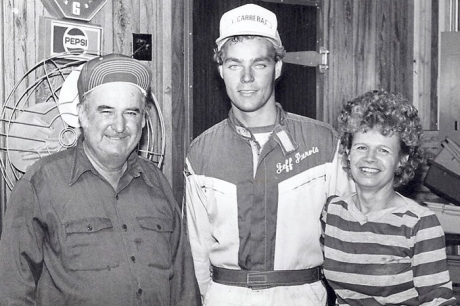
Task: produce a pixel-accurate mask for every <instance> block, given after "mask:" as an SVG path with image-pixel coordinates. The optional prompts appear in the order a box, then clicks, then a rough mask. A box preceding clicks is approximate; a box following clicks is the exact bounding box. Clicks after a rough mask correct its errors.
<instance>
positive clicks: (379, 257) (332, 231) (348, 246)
mask: <svg viewBox="0 0 460 306" xmlns="http://www.w3.org/2000/svg"><path fill="white" fill-rule="evenodd" d="M403 198H404V199H405V202H406V203H407V205H406V206H405V207H392V208H388V209H384V210H381V211H376V212H372V213H369V214H367V215H364V214H363V213H361V211H359V210H358V208H357V207H356V206H355V205H354V204H353V201H352V200H351V196H349V197H346V198H340V197H336V198H334V199H332V200H331V201H330V202H329V203H328V204H327V205H326V206H325V208H324V210H323V214H322V225H323V231H324V233H323V235H324V236H323V245H324V255H325V261H324V274H325V277H326V279H327V280H328V282H329V284H330V285H331V287H332V288H333V289H334V291H335V293H336V295H337V303H338V304H339V305H366V306H373V305H424V306H426V305H455V299H454V298H453V294H452V282H451V280H450V276H449V271H448V269H447V258H446V252H445V240H444V232H443V230H442V228H441V225H440V223H439V221H438V219H437V217H436V215H435V214H434V213H433V212H431V211H430V210H429V209H428V208H425V207H423V206H421V205H419V204H418V203H416V202H415V201H413V200H411V199H408V198H405V197H403Z"/></svg>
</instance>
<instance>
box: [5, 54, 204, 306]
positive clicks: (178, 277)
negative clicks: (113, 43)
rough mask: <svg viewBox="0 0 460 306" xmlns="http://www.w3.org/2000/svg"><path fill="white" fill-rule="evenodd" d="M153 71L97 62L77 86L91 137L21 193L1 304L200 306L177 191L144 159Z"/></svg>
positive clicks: (117, 60) (9, 221) (56, 158)
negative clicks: (142, 140) (142, 145)
mask: <svg viewBox="0 0 460 306" xmlns="http://www.w3.org/2000/svg"><path fill="white" fill-rule="evenodd" d="M150 83H151V73H150V71H149V70H148V69H147V68H146V67H145V66H144V65H142V64H141V63H140V62H139V61H137V60H134V59H132V58H130V57H126V56H122V55H118V54H110V55H107V56H103V57H99V58H95V59H92V60H91V61H89V62H87V63H86V64H85V66H84V67H83V68H82V71H81V74H80V77H79V79H78V92H79V98H80V103H79V105H78V116H79V120H80V122H81V126H82V129H83V137H81V138H80V139H79V141H78V144H77V146H76V147H74V148H72V149H68V150H65V151H62V152H59V153H56V154H54V155H51V156H48V157H45V158H42V159H41V160H39V161H38V162H36V163H35V164H34V165H33V166H32V167H31V168H30V169H29V170H28V171H27V172H26V173H25V175H24V176H23V177H22V178H21V180H20V181H19V182H18V183H17V185H16V186H15V188H14V190H13V192H12V194H11V199H10V201H9V203H8V208H7V212H6V224H5V225H6V226H5V229H4V233H3V236H2V239H1V241H0V275H1V277H0V304H1V305H49V306H51V305H53V306H57V305H78V306H83V305H100V306H101V305H111V306H114V305H120V306H121V305H123V306H125V305H187V306H188V305H199V304H200V299H199V294H198V286H197V283H196V279H195V276H194V270H193V263H192V259H191V253H190V246H189V244H188V239H187V237H186V236H185V234H184V229H183V227H182V226H181V219H180V213H179V208H178V205H177V203H176V202H175V200H174V197H173V194H172V191H171V188H170V186H169V184H168V182H167V180H166V178H165V177H164V176H163V174H162V173H161V172H160V170H159V169H158V168H157V167H156V165H154V164H153V163H152V162H150V161H148V160H146V159H143V158H141V157H139V155H138V154H137V151H136V147H137V144H138V142H139V139H140V137H141V134H142V128H143V127H144V124H145V116H144V115H145V114H144V112H145V107H146V105H145V104H146V95H147V92H148V91H149V86H150Z"/></svg>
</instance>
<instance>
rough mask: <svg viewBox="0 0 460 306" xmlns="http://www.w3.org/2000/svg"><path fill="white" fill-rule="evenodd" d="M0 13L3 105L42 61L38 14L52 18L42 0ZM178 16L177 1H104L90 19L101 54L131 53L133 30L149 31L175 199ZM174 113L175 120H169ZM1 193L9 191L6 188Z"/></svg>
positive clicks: (15, 1)
mask: <svg viewBox="0 0 460 306" xmlns="http://www.w3.org/2000/svg"><path fill="white" fill-rule="evenodd" d="M0 12H1V13H2V14H1V16H0V22H1V25H2V27H1V28H0V38H1V40H2V46H1V47H0V60H1V62H0V73H2V75H3V76H5V77H3V78H2V79H1V80H0V101H2V103H3V102H4V101H5V99H6V97H7V95H8V94H9V93H10V92H11V91H12V89H13V88H14V85H15V84H16V83H17V82H18V81H19V79H20V78H21V77H22V76H23V75H24V73H26V72H27V71H28V70H29V69H30V68H31V67H33V66H34V65H35V64H37V63H38V62H39V61H41V60H42V58H40V56H41V55H40V52H39V51H40V37H43V33H40V26H39V25H40V17H53V18H57V17H54V16H51V15H50V14H49V12H48V11H47V10H46V8H45V7H44V6H43V4H42V1H41V0H27V1H23V0H3V1H2V2H1V4H0ZM183 14H184V5H183V3H182V2H181V1H158V0H155V1H144V0H109V1H107V3H106V4H105V5H104V6H103V7H102V9H101V10H100V11H99V12H98V13H97V14H96V16H95V17H94V18H93V19H92V20H91V21H90V22H89V23H90V24H95V25H100V26H102V28H103V41H102V51H103V53H112V52H117V53H123V54H127V55H131V53H132V34H133V33H147V34H152V50H153V56H152V57H153V59H152V61H150V62H146V64H147V65H148V66H149V67H150V68H151V69H152V72H153V81H152V91H153V92H154V94H155V96H156V98H157V100H158V102H159V104H160V106H161V109H162V113H163V115H164V119H165V126H166V139H167V141H168V143H167V148H166V150H167V151H166V156H165V160H164V165H163V168H162V170H163V172H164V173H165V174H166V176H167V178H168V179H169V180H170V182H171V183H172V184H173V187H174V184H176V183H177V185H178V186H179V189H178V190H179V192H178V193H177V194H176V196H177V199H181V197H182V191H181V190H182V184H183V183H182V167H183V158H184V157H183V156H184V153H183V150H184V145H183V139H184V127H183V116H184V109H185V104H184V102H183V93H184V90H183V76H184V67H183V57H184V55H183V44H184V43H183V41H184V38H183V23H184V21H183V20H184V17H183ZM173 29H174V33H173V32H172V31H173ZM34 77H35V76H31V78H34ZM25 86H27V84H25V85H23V87H25ZM23 89H24V88H21V89H20V90H19V91H18V93H19V92H22V91H23ZM176 117H177V118H178V119H179V120H176V119H175V120H173V118H176ZM176 152H177V154H176ZM176 160H177V161H179V162H177V163H176V162H175V161H176ZM174 190H175V189H174ZM2 191H3V194H5V193H8V192H9V191H8V190H5V188H2ZM2 202H4V200H2Z"/></svg>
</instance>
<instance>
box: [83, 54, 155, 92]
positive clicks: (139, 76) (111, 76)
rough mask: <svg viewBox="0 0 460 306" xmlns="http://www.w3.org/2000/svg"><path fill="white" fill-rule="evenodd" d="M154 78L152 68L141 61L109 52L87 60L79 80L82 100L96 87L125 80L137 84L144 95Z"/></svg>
mask: <svg viewBox="0 0 460 306" xmlns="http://www.w3.org/2000/svg"><path fill="white" fill-rule="evenodd" d="M151 80H152V73H151V72H150V69H148V68H147V67H146V66H144V65H143V64H142V63H141V62H140V61H138V60H136V59H133V58H131V57H129V56H126V55H123V54H116V53H112V54H107V55H103V56H100V57H96V58H93V59H91V60H89V61H88V62H86V64H85V65H84V66H83V68H82V69H81V72H80V76H79V77H78V81H77V88H78V96H79V99H80V101H83V97H84V96H85V95H86V94H88V93H89V92H90V91H92V90H93V89H95V88H96V87H98V86H100V85H103V84H106V83H111V82H124V83H131V84H133V85H135V86H137V87H138V88H139V89H140V90H141V92H143V93H144V95H145V94H146V93H147V90H148V88H149V87H150V83H151Z"/></svg>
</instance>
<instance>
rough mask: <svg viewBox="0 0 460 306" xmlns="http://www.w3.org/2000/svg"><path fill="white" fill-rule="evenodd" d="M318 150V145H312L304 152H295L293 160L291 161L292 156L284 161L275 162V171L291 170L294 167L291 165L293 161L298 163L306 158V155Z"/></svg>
mask: <svg viewBox="0 0 460 306" xmlns="http://www.w3.org/2000/svg"><path fill="white" fill-rule="evenodd" d="M318 152H319V150H318V147H312V148H311V149H310V150H308V151H305V152H304V153H296V154H295V155H294V156H295V160H294V162H293V161H292V157H289V158H287V159H286V160H285V161H284V163H277V164H276V173H278V174H280V173H281V172H283V171H286V172H289V171H292V170H293V169H294V166H293V164H294V163H296V164H298V163H300V162H301V161H302V160H304V159H305V158H307V157H308V156H310V155H312V154H316V153H318Z"/></svg>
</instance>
